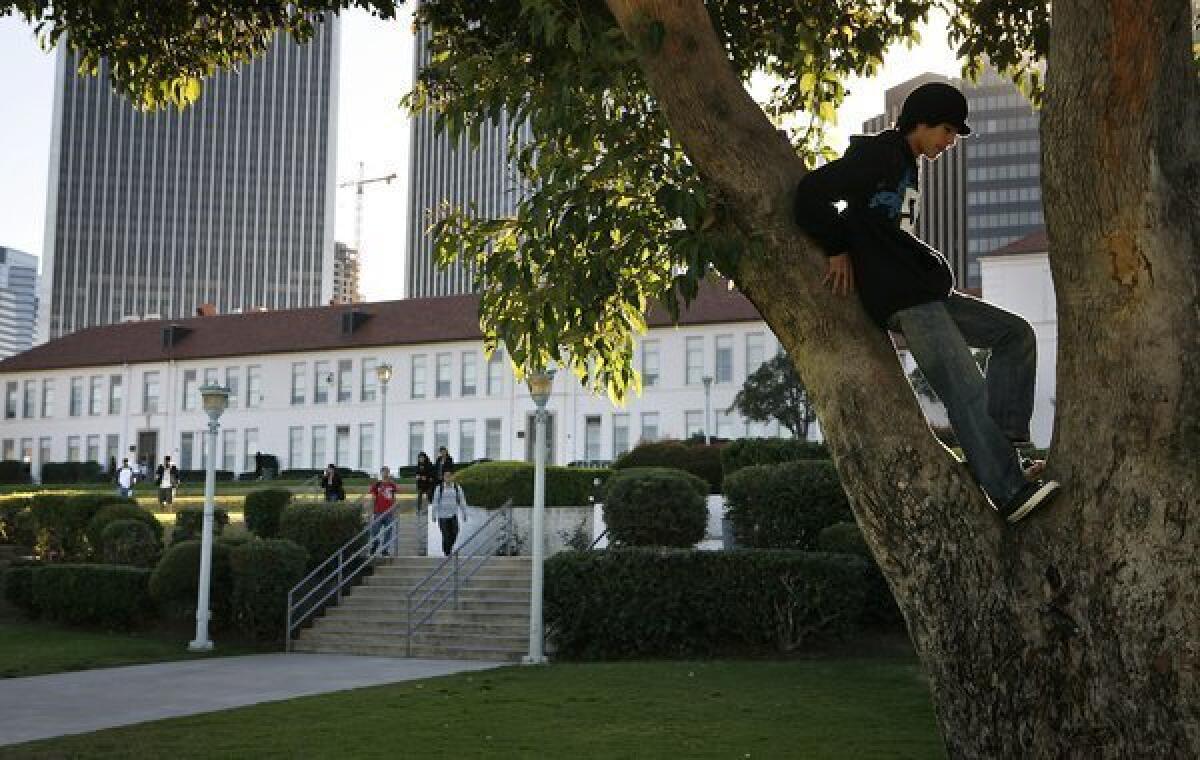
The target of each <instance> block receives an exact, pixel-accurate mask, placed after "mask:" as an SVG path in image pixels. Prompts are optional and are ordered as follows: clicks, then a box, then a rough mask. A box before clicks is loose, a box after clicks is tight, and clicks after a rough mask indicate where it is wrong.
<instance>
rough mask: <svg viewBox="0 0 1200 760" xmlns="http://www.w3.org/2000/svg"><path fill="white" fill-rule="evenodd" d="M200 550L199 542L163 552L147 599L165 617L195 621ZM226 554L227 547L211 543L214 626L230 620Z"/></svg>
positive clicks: (230, 584) (230, 583) (230, 588)
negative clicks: (151, 600) (149, 599)
mask: <svg viewBox="0 0 1200 760" xmlns="http://www.w3.org/2000/svg"><path fill="white" fill-rule="evenodd" d="M200 549H201V546H200V542H199V541H181V542H180V543H177V544H173V545H172V546H171V547H170V548H169V549H167V550H166V551H165V552H163V555H162V559H160V560H159V561H158V565H157V566H156V567H155V568H154V572H153V573H152V574H151V575H150V598H151V599H153V600H154V603H155V604H156V605H157V606H158V610H159V614H161V615H162V616H163V617H164V618H167V619H169V620H188V619H192V620H194V619H195V617H196V595H197V592H198V591H199V588H200ZM229 553H230V550H229V547H228V546H226V545H225V544H224V543H223V542H221V541H215V542H213V553H212V578H211V581H210V586H209V599H210V600H211V608H212V622H213V623H214V624H217V625H220V624H225V623H228V622H229V620H230V612H229V610H230V597H231V596H232V593H233V573H232V572H231V570H230V565H229Z"/></svg>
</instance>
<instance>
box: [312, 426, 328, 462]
mask: <svg viewBox="0 0 1200 760" xmlns="http://www.w3.org/2000/svg"><path fill="white" fill-rule="evenodd" d="M327 462H329V459H328V458H327V457H326V456H325V426H324V425H313V429H312V461H311V462H310V463H309V467H311V468H313V469H314V470H321V469H324V468H325V465H326V463H327Z"/></svg>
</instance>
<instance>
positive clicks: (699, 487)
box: [600, 467, 708, 502]
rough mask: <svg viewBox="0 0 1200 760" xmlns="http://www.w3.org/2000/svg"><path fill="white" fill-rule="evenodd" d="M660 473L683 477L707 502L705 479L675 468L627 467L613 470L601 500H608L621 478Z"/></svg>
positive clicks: (601, 494)
mask: <svg viewBox="0 0 1200 760" xmlns="http://www.w3.org/2000/svg"><path fill="white" fill-rule="evenodd" d="M658 473H667V474H669V475H680V476H683V478H684V480H685V481H686V482H687V484H688V486H689V487H691V489H692V490H694V491H695V492H696V493H698V494H700V498H702V499H705V500H706V502H707V499H708V482H707V481H705V480H704V478H701V477H698V476H696V475H693V474H692V473H690V472H686V471H684V470H676V469H675V468H673V467H627V468H625V469H624V470H613V473H612V475H610V476H609V478H608V481H607V482H605V484H604V488H603V489H602V490H601V492H600V498H601V500H602V501H606V500H607V499H608V495H607V494H608V489H610V488H612V486H613V484H614V483H616V482H617V481H618V480H620V479H621V478H628V477H640V476H642V475H653V474H658Z"/></svg>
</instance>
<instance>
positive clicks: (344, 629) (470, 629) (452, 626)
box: [312, 615, 529, 642]
mask: <svg viewBox="0 0 1200 760" xmlns="http://www.w3.org/2000/svg"><path fill="white" fill-rule="evenodd" d="M439 617H440V615H435V616H434V619H433V620H431V621H429V622H427V623H423V624H422V625H420V626H419V627H418V628H417V629H416V630H415V631H414V634H415V635H418V636H425V637H434V638H436V639H437V640H439V641H446V642H450V641H455V640H462V639H474V638H487V639H489V640H491V639H495V638H497V637H500V638H503V637H515V638H518V639H519V638H522V637H526V638H527V637H528V635H529V618H528V616H526V617H525V618H517V619H515V620H514V619H508V620H503V621H493V622H480V623H475V622H464V621H458V620H444V621H439V620H438V618H439ZM312 631H313V633H314V634H316V635H326V634H340V635H346V636H378V635H390V634H394V633H399V634H401V635H407V634H408V626H407V625H406V624H404V623H402V622H401V623H395V622H368V621H364V620H335V619H333V618H324V619H322V620H319V621H317V624H316V625H314V626H313V628H312Z"/></svg>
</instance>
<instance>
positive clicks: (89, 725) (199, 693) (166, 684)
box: [0, 654, 511, 745]
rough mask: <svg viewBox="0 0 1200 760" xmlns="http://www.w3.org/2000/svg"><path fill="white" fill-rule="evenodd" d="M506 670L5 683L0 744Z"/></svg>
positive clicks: (146, 673)
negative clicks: (332, 693)
mask: <svg viewBox="0 0 1200 760" xmlns="http://www.w3.org/2000/svg"><path fill="white" fill-rule="evenodd" d="M502 664H511V663H493V662H469V661H461V660H412V659H393V658H389V657H355V656H350V655H326V654H264V655H251V656H247V657H218V658H213V659H206V660H188V661H184V662H164V663H158V664H155V665H133V666H129V667H123V668H103V669H100V670H85V671H81V672H78V673H58V674H55V675H48V676H30V677H28V678H7V679H0V745H5V744H16V743H18V742H27V741H33V740H34V739H46V738H49V737H52V736H63V735H65V734H82V733H88V732H90V731H98V730H100V729H102V728H113V727H114V726H127V725H129V724H132V723H143V722H145V721H149V720H159V719H162V718H174V717H178V716H181V715H195V714H197V713H204V712H212V711H214V710H225V709H228V708H231V707H243V706H245V705H253V704H257V703H259V702H272V701H276V700H283V699H292V698H293V697H303V696H307V695H310V694H325V693H327V692H331V691H342V690H344V689H356V688H359V687H362V686H376V685H379V684H387V683H396V682H399V681H413V680H417V679H420V678H430V677H433V676H442V675H449V674H451V673H461V672H465V671H470V670H485V669H488V668H494V667H499V666H500V665H502Z"/></svg>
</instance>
